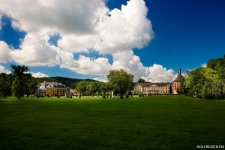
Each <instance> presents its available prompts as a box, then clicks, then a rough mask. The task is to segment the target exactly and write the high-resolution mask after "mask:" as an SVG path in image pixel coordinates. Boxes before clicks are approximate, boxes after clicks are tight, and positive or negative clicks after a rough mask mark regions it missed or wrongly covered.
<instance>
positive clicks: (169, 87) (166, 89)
mask: <svg viewBox="0 0 225 150" xmlns="http://www.w3.org/2000/svg"><path fill="white" fill-rule="evenodd" d="M182 78H184V77H183V76H182V74H181V69H180V68H179V69H178V75H177V78H176V79H175V80H174V81H173V82H166V83H165V82H161V83H151V82H145V83H138V84H137V85H136V86H135V87H134V93H135V94H170V93H173V94H177V91H178V90H180V86H181V84H180V83H181V80H182Z"/></svg>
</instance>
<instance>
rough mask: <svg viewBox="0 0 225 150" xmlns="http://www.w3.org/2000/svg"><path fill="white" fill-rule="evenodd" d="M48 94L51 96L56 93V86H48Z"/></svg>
mask: <svg viewBox="0 0 225 150" xmlns="http://www.w3.org/2000/svg"><path fill="white" fill-rule="evenodd" d="M47 95H48V96H49V97H52V96H54V95H55V88H54V87H51V88H48V89H47Z"/></svg>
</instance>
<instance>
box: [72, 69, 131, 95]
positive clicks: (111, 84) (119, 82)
mask: <svg viewBox="0 0 225 150" xmlns="http://www.w3.org/2000/svg"><path fill="white" fill-rule="evenodd" d="M107 78H108V82H106V83H105V82H89V83H87V82H86V81H81V82H79V83H78V84H77V85H76V89H77V91H78V92H79V97H81V95H91V96H94V95H95V94H96V93H97V95H101V96H102V97H103V98H106V97H107V96H108V95H110V96H111V98H113V95H118V94H119V95H120V98H121V99H123V96H124V95H126V98H128V97H129V96H132V93H131V90H133V88H134V83H133V78H134V76H133V75H132V74H129V73H127V72H126V71H124V70H123V69H120V70H111V71H110V72H109V74H108V75H107ZM112 93H114V94H112Z"/></svg>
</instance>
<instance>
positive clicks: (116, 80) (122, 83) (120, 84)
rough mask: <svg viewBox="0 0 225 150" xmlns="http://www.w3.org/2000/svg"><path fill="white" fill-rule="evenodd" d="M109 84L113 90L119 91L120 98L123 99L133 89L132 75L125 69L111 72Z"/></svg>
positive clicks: (108, 76)
mask: <svg viewBox="0 0 225 150" xmlns="http://www.w3.org/2000/svg"><path fill="white" fill-rule="evenodd" d="M107 78H108V81H109V82H108V83H109V84H110V85H111V87H112V89H114V90H117V91H118V92H119V94H120V95H121V97H120V98H123V94H124V93H126V92H127V91H129V90H132V87H133V82H132V81H133V78H134V76H133V75H132V74H128V73H127V72H126V71H124V70H123V69H120V70H111V71H110V72H109V74H108V75H107Z"/></svg>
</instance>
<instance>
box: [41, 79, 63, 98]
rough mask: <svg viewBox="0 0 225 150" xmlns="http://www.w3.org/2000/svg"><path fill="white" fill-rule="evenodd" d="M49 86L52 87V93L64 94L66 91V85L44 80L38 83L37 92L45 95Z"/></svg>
mask: <svg viewBox="0 0 225 150" xmlns="http://www.w3.org/2000/svg"><path fill="white" fill-rule="evenodd" d="M51 88H54V94H55V95H57V96H64V95H65V93H66V86H65V85H64V84H61V83H57V82H46V81H44V82H42V83H40V85H39V88H38V94H39V95H42V96H46V95H47V93H48V90H50V89H51Z"/></svg>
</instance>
